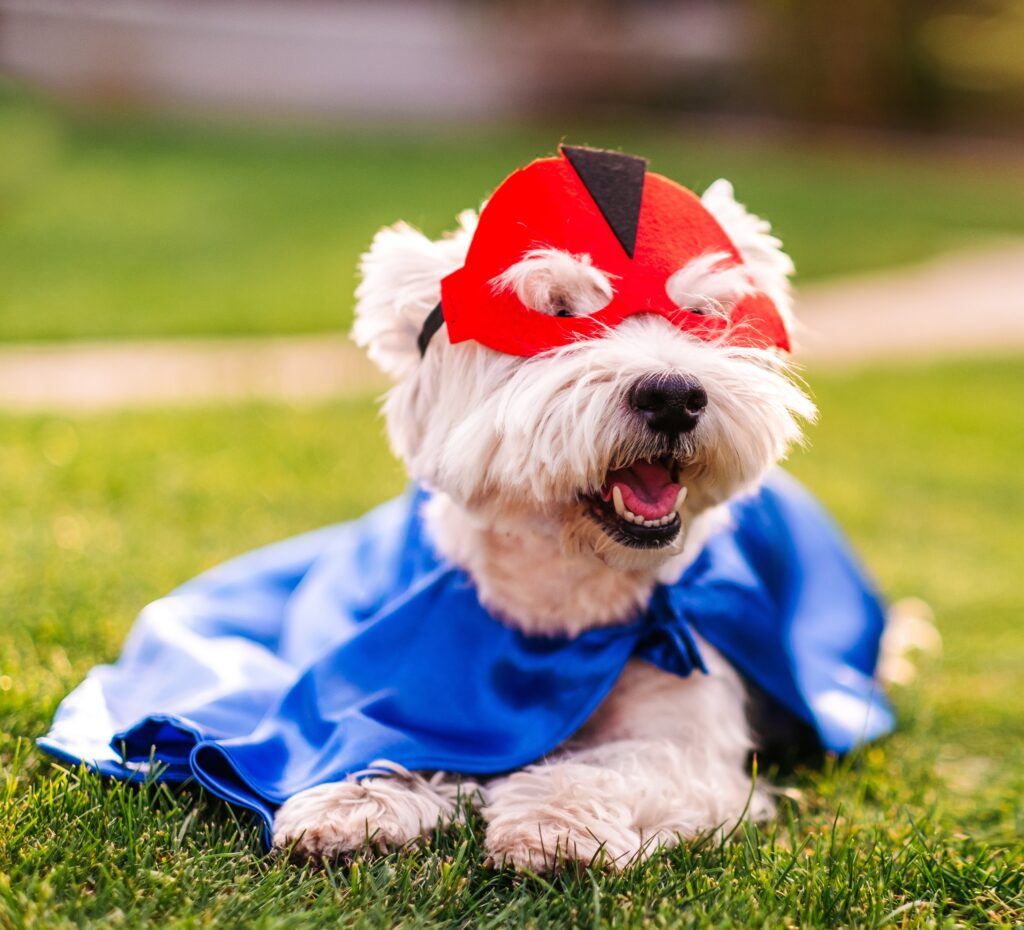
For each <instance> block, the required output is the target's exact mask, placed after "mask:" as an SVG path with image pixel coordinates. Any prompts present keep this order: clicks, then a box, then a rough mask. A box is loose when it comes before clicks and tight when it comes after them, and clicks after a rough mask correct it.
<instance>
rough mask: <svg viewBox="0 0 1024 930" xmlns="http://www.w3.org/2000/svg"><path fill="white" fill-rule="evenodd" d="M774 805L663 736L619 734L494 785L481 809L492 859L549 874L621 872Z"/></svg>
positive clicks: (743, 779)
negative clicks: (589, 868)
mask: <svg viewBox="0 0 1024 930" xmlns="http://www.w3.org/2000/svg"><path fill="white" fill-rule="evenodd" d="M733 761H735V760H733ZM773 811H774V804H773V802H772V799H771V796H770V794H769V793H768V791H766V790H765V788H764V787H763V786H761V785H754V784H753V783H752V782H751V779H750V777H749V776H748V775H746V774H745V773H744V772H743V770H742V769H741V768H739V766H737V765H735V764H731V765H726V764H724V763H723V764H722V765H720V766H717V765H712V764H710V761H709V760H708V759H707V758H706V757H704V756H701V755H700V754H697V755H696V756H694V754H692V753H686V752H684V751H682V750H681V749H679V748H678V747H676V746H673V745H671V744H669V743H666V742H662V741H653V742H646V741H623V742H620V743H617V744H610V745H608V746H599V747H595V748H593V749H589V750H582V751H577V752H576V753H575V754H573V755H571V756H569V757H568V758H567V759H565V760H564V761H559V762H553V763H548V764H542V765H533V766H530V767H528V768H526V769H523V770H522V771H521V772H515V773H514V774H512V775H509V776H508V777H506V778H503V779H501V780H499V781H497V782H494V783H492V784H491V785H489V786H488V804H487V806H486V807H485V808H484V810H483V815H484V818H485V819H486V820H487V836H486V848H487V853H488V857H489V860H490V861H491V863H492V864H494V865H496V866H501V865H513V866H515V867H516V868H520V869H529V870H531V871H548V870H550V869H553V868H557V867H558V866H559V865H562V864H565V863H568V862H570V861H576V862H581V863H584V864H587V865H595V866H601V867H603V868H607V869H612V870H620V869H624V868H626V867H627V866H630V865H632V864H634V863H636V862H642V861H643V860H645V859H647V858H649V857H650V856H651V855H653V854H654V853H655V852H657V851H658V850H659V849H666V848H670V847H672V846H676V845H678V844H679V843H680V842H682V841H684V840H688V839H692V838H694V837H698V836H702V835H704V834H708V833H716V832H718V833H720V834H723V835H724V834H725V833H728V832H729V831H730V830H731V829H732V828H733V827H734V826H735V825H736V823H737V822H738V821H740V820H744V819H748V820H754V821H761V820H766V819H768V818H769V817H771V816H772V813H773Z"/></svg>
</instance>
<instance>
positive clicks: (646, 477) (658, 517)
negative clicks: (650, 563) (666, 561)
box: [585, 459, 686, 549]
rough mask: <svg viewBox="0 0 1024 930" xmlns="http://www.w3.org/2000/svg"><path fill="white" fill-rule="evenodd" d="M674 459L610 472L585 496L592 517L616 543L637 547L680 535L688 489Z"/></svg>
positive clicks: (663, 542) (656, 545)
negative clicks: (597, 488) (595, 492)
mask: <svg viewBox="0 0 1024 930" xmlns="http://www.w3.org/2000/svg"><path fill="white" fill-rule="evenodd" d="M677 479H678V473H677V465H676V463H675V462H674V461H672V460H671V459H658V460H656V461H648V460H640V461H636V462H633V464H632V465H629V466H627V467H626V468H616V469H615V470H614V471H610V472H608V475H607V477H606V478H605V482H604V485H603V486H602V488H601V490H600V491H599V492H598V493H597V494H592V495H589V496H587V497H586V498H585V499H586V501H587V503H588V504H589V505H590V514H591V516H592V517H593V518H594V519H595V520H596V521H597V522H598V523H599V524H600V525H601V527H602V528H603V529H604V530H605V532H606V533H608V535H609V536H611V537H612V538H613V539H615V540H616V541H617V542H620V543H622V544H623V545H626V546H632V547H633V548H637V549H658V548H661V547H662V546H667V545H669V544H670V543H672V541H673V540H675V538H676V536H678V535H679V528H680V526H681V521H680V517H679V511H680V510H681V508H682V506H683V501H685V500H686V488H685V487H683V486H682V485H681V484H679V482H678V480H677Z"/></svg>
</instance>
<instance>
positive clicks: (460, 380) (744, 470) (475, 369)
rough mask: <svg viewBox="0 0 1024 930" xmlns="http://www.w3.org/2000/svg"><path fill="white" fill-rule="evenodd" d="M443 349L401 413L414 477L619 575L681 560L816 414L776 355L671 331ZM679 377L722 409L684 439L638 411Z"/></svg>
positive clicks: (404, 388) (395, 420) (403, 386)
mask: <svg viewBox="0 0 1024 930" xmlns="http://www.w3.org/2000/svg"><path fill="white" fill-rule="evenodd" d="M436 342H437V344H436V345H434V344H432V345H431V348H430V351H429V352H428V353H427V354H426V357H425V358H424V360H423V363H422V365H421V366H420V369H419V371H418V372H417V373H416V374H415V375H414V376H413V377H411V378H409V379H407V380H406V381H403V382H402V383H400V384H399V385H398V386H397V387H396V388H395V390H394V391H393V392H392V394H391V395H390V397H389V399H388V402H387V407H386V411H387V416H388V425H389V430H390V434H391V438H392V442H393V445H394V447H395V449H396V451H397V452H398V454H399V455H400V456H401V457H402V458H403V459H404V460H405V462H406V464H407V466H408V468H409V471H410V473H411V474H412V476H413V477H414V478H416V479H418V480H420V481H422V482H423V483H424V484H426V485H428V486H429V487H432V488H434V489H437V490H441V491H444V492H445V493H446V494H447V495H448V496H449V497H450V498H452V499H453V500H454V501H455V502H457V503H458V504H459V505H461V506H462V507H464V508H465V509H466V510H468V511H470V512H471V513H473V514H474V515H475V516H476V518H477V521H478V523H480V524H481V525H489V526H493V527H498V526H501V525H503V524H510V525H511V524H515V525H516V526H517V527H522V526H524V525H528V526H531V527H534V528H536V529H537V531H538V532H542V533H544V534H546V535H551V534H554V533H558V534H560V535H561V538H562V540H563V548H564V550H565V552H566V554H581V553H589V554H591V555H593V556H595V557H596V558H598V559H600V560H601V561H602V562H604V563H606V564H608V565H609V566H614V567H616V568H628V569H633V568H637V567H641V566H651V567H656V566H657V565H659V564H661V563H663V562H664V561H666V560H667V559H668V558H670V557H671V556H673V555H675V554H677V553H679V552H680V551H681V550H682V549H683V547H684V545H685V542H686V538H687V533H688V529H689V527H690V526H691V524H692V523H693V522H694V520H695V519H697V518H698V517H699V515H700V514H702V513H704V512H705V511H707V510H709V509H712V508H714V507H716V506H717V505H719V504H722V503H724V502H725V501H727V500H728V499H730V498H731V497H733V496H735V495H736V494H738V493H741V492H742V491H744V490H746V489H748V488H752V487H754V486H756V484H757V483H758V482H759V481H760V480H761V479H762V478H763V476H764V474H765V472H766V471H767V470H768V469H769V468H770V467H771V466H772V465H774V464H775V463H776V461H777V460H778V459H779V458H780V457H781V456H782V455H783V454H784V452H785V449H786V448H787V446H788V445H789V443H790V442H792V441H793V440H795V439H796V438H798V437H799V433H800V431H799V427H798V424H797V418H798V417H805V418H807V417H810V416H812V415H813V412H814V408H813V405H812V404H811V402H810V401H809V400H808V399H807V398H806V397H805V396H804V394H803V393H802V392H801V391H800V390H799V389H798V388H797V387H796V386H795V385H794V384H793V383H792V381H791V380H790V379H789V378H788V377H787V372H786V370H785V368H784V365H783V364H782V363H781V362H780V361H778V360H777V359H776V358H774V357H773V356H772V355H770V354H769V353H767V352H763V351H760V350H752V349H741V348H736V347H731V346H726V345H722V344H714V343H708V342H702V341H700V340H698V339H695V338H694V337H692V336H689V335H686V334H683V333H681V332H680V331H678V330H676V329H675V328H674V327H671V326H670V325H669V324H667V323H666V322H665V321H664V320H661V319H658V318H651V317H642V316H639V317H633V318H631V319H630V320H627V321H626V322H625V323H623V324H622V325H621V326H619V327H618V328H617V329H615V330H614V331H611V332H609V333H608V334H607V335H605V336H604V337H602V338H600V339H596V340H590V341H588V342H584V343H579V344H576V345H573V346H569V347H566V348H564V349H560V350H557V351H555V352H552V353H549V354H547V355H543V356H538V357H535V358H530V359H521V358H516V357H512V356H506V355H501V354H499V353H496V352H492V351H491V350H488V349H485V348H483V347H482V346H479V345H476V344H475V343H463V344H460V345H456V346H452V345H450V344H447V343H446V342H443V341H442V340H436ZM666 371H668V372H681V373H685V374H686V375H688V376H692V377H693V378H695V379H696V380H697V381H698V382H699V383H700V384H701V385H703V387H704V389H705V390H706V392H707V396H708V403H707V407H706V409H705V410H704V412H703V414H702V416H701V419H700V422H699V424H698V426H697V427H696V429H694V430H693V431H692V432H689V433H683V434H681V435H678V436H676V437H674V438H671V439H666V437H665V436H663V435H660V434H658V433H656V432H654V431H652V430H650V429H649V428H648V427H647V426H646V424H645V422H644V421H643V420H642V419H641V418H638V417H637V416H636V414H635V412H634V411H631V410H630V407H629V404H628V400H627V399H628V393H629V390H630V388H631V387H632V386H633V385H634V384H636V383H637V381H639V380H640V379H642V378H645V377H649V376H651V375H652V374H659V373H662V372H666ZM683 489H685V491H684V490H683ZM620 498H621V500H620Z"/></svg>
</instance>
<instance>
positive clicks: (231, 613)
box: [39, 474, 892, 827]
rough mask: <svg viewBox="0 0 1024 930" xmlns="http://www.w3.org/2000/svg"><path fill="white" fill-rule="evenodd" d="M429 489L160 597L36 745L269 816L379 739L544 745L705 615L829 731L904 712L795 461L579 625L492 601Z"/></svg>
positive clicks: (692, 648) (838, 542)
mask: <svg viewBox="0 0 1024 930" xmlns="http://www.w3.org/2000/svg"><path fill="white" fill-rule="evenodd" d="M425 498H426V494H425V493H424V492H423V491H420V490H415V489H414V490H412V491H410V492H408V493H407V494H406V495H404V496H403V497H401V498H398V499H396V500H393V501H391V502H390V503H387V504H384V505H383V506H381V507H378V508H377V509H376V510H374V511H372V512H371V513H369V514H367V515H366V516H365V517H363V518H362V519H359V520H356V521H354V522H351V523H345V524H340V525H337V526H331V527H328V528H326V529H322V530H319V531H316V532H312V533H308V534H306V535H303V536H299V537H297V538H295V539H291V540H288V541H285V542H281V543H278V544H276V545H271V546H268V547H266V548H263V549H258V550H256V551H254V552H252V553H249V554H248V555H244V556H242V557H240V558H237V559H235V560H233V561H231V562H228V563H227V564H225V565H222V566H220V567H218V568H215V569H213V570H211V571H208V572H206V573H205V574H203V575H200V576H199V577H198V578H196V579H195V580H193V581H190V582H188V583H187V584H185V585H183V586H182V587H180V588H178V589H177V590H176V591H174V592H173V593H171V594H170V595H168V596H167V597H165V598H162V599H160V600H158V601H156V602H154V603H153V604H151V605H150V606H148V607H147V608H146V609H145V610H144V611H143V612H142V613H141V615H140V616H139V618H138V621H137V622H136V624H135V626H134V628H133V629H132V631H131V633H130V635H129V637H128V640H127V642H126V644H125V647H124V651H123V653H122V655H121V657H120V659H118V661H117V662H116V663H115V664H113V665H101V666H98V667H96V668H94V669H93V670H92V671H91V672H90V673H89V675H88V677H87V678H86V679H85V681H84V682H83V683H82V684H81V685H80V686H79V687H78V688H77V689H76V690H75V691H74V692H72V693H71V694H70V695H69V696H68V697H67V698H66V699H65V700H64V701H63V703H62V704H61V705H60V707H59V709H58V710H57V713H56V716H55V718H54V721H53V725H52V728H51V730H50V732H49V734H48V735H46V736H45V737H43V738H41V739H40V740H39V745H40V746H41V747H42V748H43V749H45V750H46V751H48V752H49V753H51V754H53V755H54V756H57V757H58V758H60V759H62V760H66V761H68V762H73V763H78V762H84V763H85V764H86V765H87V766H89V767H90V768H92V769H93V770H95V771H98V772H100V773H102V774H104V775H109V776H114V777H117V778H123V779H130V780H141V779H144V778H158V779H162V780H165V781H169V782H181V781H184V780H186V779H189V778H195V779H197V780H198V781H199V782H200V783H202V784H203V785H204V786H205V787H206V788H208V789H209V790H210V791H212V792H213V793H214V794H216V795H219V796H220V797H222V798H225V799H227V800H228V801H230V802H233V803H235V804H238V805H240V806H242V807H245V808H248V809H250V810H253V811H255V812H256V813H257V814H258V815H259V816H260V817H261V818H262V820H263V822H264V824H265V825H266V826H268V827H269V825H270V823H271V821H272V818H273V813H274V810H275V808H276V807H277V806H278V805H280V804H281V803H282V802H283V801H285V800H286V799H287V798H289V797H291V796H292V795H294V794H296V793H297V792H299V791H302V790H304V789H306V788H311V787H313V786H315V785H319V784H323V783H326V782H331V781H337V780H339V779H343V778H344V777H345V776H347V775H349V774H353V773H365V772H367V770H372V767H373V763H374V762H375V761H376V760H381V759H384V760H389V761H391V762H397V763H399V764H400V765H403V766H405V767H406V768H408V769H411V770H417V769H418V770H446V771H452V772H461V773H467V774H469V773H473V774H485V773H494V772H502V771H506V770H509V769H513V768H516V767H519V766H522V765H524V764H526V763H529V762H532V761H534V760H536V759H538V758H540V757H542V756H543V755H545V754H546V753H548V752H550V751H551V750H553V749H554V748H555V747H556V746H558V745H559V744H560V743H561V742H562V741H564V740H565V739H567V738H568V737H569V736H571V735H572V733H573V732H574V731H575V730H576V729H577V728H578V727H580V726H581V725H582V723H583V722H584V721H585V720H586V719H587V717H588V716H589V715H590V713H591V712H592V711H593V710H594V708H595V707H596V706H597V705H598V704H599V703H600V702H601V700H602V699H603V698H604V697H605V696H606V695H607V694H608V692H609V690H610V689H611V688H612V686H613V685H614V684H615V681H616V679H617V678H618V676H619V674H620V672H621V671H622V668H623V666H624V665H625V663H626V662H627V661H628V660H629V659H630V658H631V657H638V658H642V659H645V660H647V661H649V662H652V663H654V664H655V665H657V666H659V667H661V668H662V669H665V670H667V671H669V672H672V673H674V674H678V675H689V674H702V673H703V662H702V660H701V656H700V647H699V645H698V641H697V640H696V639H695V638H694V633H696V634H698V635H699V637H701V638H703V640H705V641H706V642H708V643H710V644H711V645H713V646H714V647H715V648H716V649H718V650H719V651H720V652H721V653H722V654H724V656H725V657H726V658H727V659H728V660H729V661H730V662H732V664H733V665H734V666H735V667H736V668H737V669H738V670H739V672H740V673H741V674H742V675H743V676H745V677H746V678H747V679H749V681H750V682H751V683H752V684H753V685H754V686H756V689H758V690H759V691H760V692H762V693H763V694H764V695H767V697H768V698H769V699H770V700H771V701H773V702H774V703H775V704H777V705H778V706H779V707H781V708H782V709H784V710H785V712H787V713H788V714H790V715H792V716H793V717H795V718H797V719H798V720H799V721H802V722H803V723H804V724H805V725H807V726H808V727H810V728H812V729H813V732H814V733H815V734H816V736H817V739H818V740H819V741H820V745H821V747H822V748H823V749H826V750H830V751H835V752H840V753H842V752H846V751H847V750H849V749H851V748H852V747H854V746H855V745H856V744H858V743H859V742H862V741H865V740H870V739H872V738H875V737H877V736H879V735H881V734H884V733H886V732H888V731H889V730H890V729H891V727H892V714H891V712H890V710H889V707H888V704H887V703H886V700H885V697H884V695H883V694H882V692H881V689H880V687H879V685H878V683H877V682H876V680H875V677H874V672H875V664H876V660H877V656H878V648H879V639H880V637H881V633H882V629H883V625H884V617H883V612H882V608H881V606H880V603H879V600H878V598H877V597H876V595H875V593H874V590H873V588H872V585H871V583H870V582H869V581H868V580H867V578H866V577H865V575H864V573H863V572H862V570H861V569H860V567H859V566H858V564H857V562H856V560H855V559H854V557H853V555H852V554H851V552H850V551H849V549H848V547H847V545H846V543H845V542H844V540H843V539H842V537H841V536H840V534H839V531H838V530H837V528H836V527H835V526H834V525H833V524H832V522H831V520H830V519H829V518H828V517H827V516H826V515H825V514H824V513H823V512H822V510H821V509H820V508H819V506H818V505H817V504H816V503H815V501H814V500H813V499H812V498H811V497H810V496H809V495H808V494H807V492H806V491H804V490H803V489H802V488H800V487H799V486H798V485H797V484H796V483H795V482H794V481H793V479H791V478H789V477H787V476H785V475H783V474H777V475H775V476H773V477H772V479H771V480H770V481H769V482H768V484H767V485H766V486H765V487H764V488H763V489H762V490H761V491H760V492H759V493H758V494H757V495H755V496H753V497H750V498H748V499H745V500H742V501H740V502H738V503H736V504H734V505H733V507H732V516H733V522H732V525H731V526H730V527H728V528H726V529H724V530H722V531H720V532H719V533H718V534H717V535H715V536H714V537H713V538H712V539H711V540H710V542H709V543H708V544H707V546H706V547H705V548H704V550H703V551H702V552H701V554H700V556H699V557H698V558H697V559H696V561H695V562H694V563H693V564H692V565H691V566H690V567H689V569H688V570H687V571H686V572H685V574H684V575H683V576H682V578H681V579H680V580H679V581H678V582H677V583H675V584H672V585H662V586H660V587H658V588H657V589H656V590H655V592H654V596H653V597H652V599H651V602H650V605H649V607H648V609H647V610H646V612H645V613H644V614H643V615H642V616H640V617H637V618H628V620H627V622H624V623H623V624H621V625H618V626H613V627H606V628H602V629H598V630H592V631H589V632H586V633H583V634H582V635H580V636H578V637H576V638H575V639H566V638H558V637H555V638H548V637H537V636H526V635H524V634H522V633H519V632H517V631H516V630H514V629H512V628H511V627H509V626H506V625H504V624H503V623H501V622H499V621H498V620H496V619H495V618H493V617H492V616H490V615H489V614H488V612H487V611H486V610H485V609H484V608H483V607H482V606H481V604H480V602H479V600H478V598H477V594H476V591H475V589H474V586H473V584H472V583H471V581H470V579H469V578H468V577H467V575H466V574H465V573H464V572H462V571H461V570H460V569H458V568H455V567H453V566H452V565H450V564H448V563H446V562H444V561H443V560H441V559H440V558H439V557H438V555H437V554H436V553H435V552H434V550H433V548H432V547H431V544H430V542H429V540H428V539H427V538H426V536H425V530H424V526H423V522H422V520H421V517H420V511H421V508H422V504H423V502H424V500H425ZM525 583H529V580H528V579H526V580H525Z"/></svg>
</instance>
